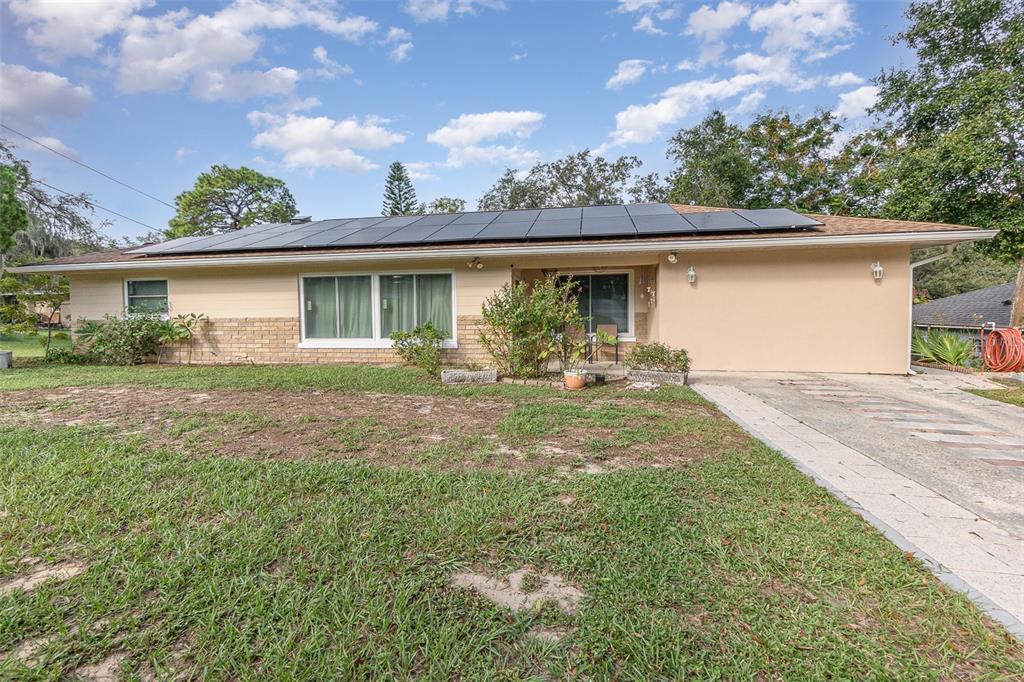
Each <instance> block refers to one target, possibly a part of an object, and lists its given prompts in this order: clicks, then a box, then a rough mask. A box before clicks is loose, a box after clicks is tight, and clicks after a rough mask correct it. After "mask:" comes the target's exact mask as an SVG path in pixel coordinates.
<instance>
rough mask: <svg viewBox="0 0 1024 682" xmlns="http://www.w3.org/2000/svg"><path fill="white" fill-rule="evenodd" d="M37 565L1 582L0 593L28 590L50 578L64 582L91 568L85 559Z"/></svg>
mask: <svg viewBox="0 0 1024 682" xmlns="http://www.w3.org/2000/svg"><path fill="white" fill-rule="evenodd" d="M35 565H36V568H34V569H33V570H32V571H31V572H29V573H26V574H25V575H21V576H18V577H16V578H12V579H11V580H8V581H7V582H4V583H0V594H9V593H11V592H14V591H15V590H24V591H26V592H28V591H31V590H34V589H35V588H36V587H38V586H39V585H41V584H43V583H45V582H47V581H50V580H55V581H58V582H63V581H64V580H67V579H69V578H74V577H75V576H76V575H78V574H79V573H82V572H83V571H85V569H87V568H89V564H87V563H86V562H84V561H65V562H64V563H61V564H53V565H38V564H35Z"/></svg>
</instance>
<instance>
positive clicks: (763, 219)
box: [735, 208, 821, 228]
mask: <svg viewBox="0 0 1024 682" xmlns="http://www.w3.org/2000/svg"><path fill="white" fill-rule="evenodd" d="M735 213H736V215H738V216H740V217H741V218H745V219H747V220H749V221H750V222H752V223H754V224H755V225H757V226H758V227H763V228H785V227H813V226H814V225H820V224H821V223H820V222H818V221H817V220H815V219H814V218H808V217H807V216H805V215H800V214H799V213H794V212H793V211H790V210H789V209H788V208H759V209H755V210H737V211H735Z"/></svg>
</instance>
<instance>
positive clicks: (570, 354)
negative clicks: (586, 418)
mask: <svg viewBox="0 0 1024 682" xmlns="http://www.w3.org/2000/svg"><path fill="white" fill-rule="evenodd" d="M616 343H618V340H617V339H615V338H614V337H613V336H612V335H611V334H608V333H607V332H604V331H600V330H599V331H598V332H597V333H596V334H595V335H594V342H593V344H592V347H591V349H590V352H589V353H587V342H586V340H585V339H583V338H580V337H579V336H575V335H573V334H571V333H567V332H563V333H562V334H560V335H559V336H558V339H557V342H556V353H557V354H558V360H559V362H560V363H561V365H562V380H563V382H564V383H565V388H566V389H567V390H570V391H578V390H580V389H582V388H585V387H586V385H587V374H588V372H587V370H586V369H584V368H583V365H585V364H586V363H588V362H590V361H591V360H593V359H594V358H595V357H597V355H598V353H599V352H600V351H601V349H602V348H603V347H605V346H614V345H615V344H616Z"/></svg>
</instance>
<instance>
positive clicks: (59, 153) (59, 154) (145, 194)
mask: <svg viewBox="0 0 1024 682" xmlns="http://www.w3.org/2000/svg"><path fill="white" fill-rule="evenodd" d="M0 126H2V127H4V128H6V129H7V130H10V131H11V132H12V133H15V134H17V135H21V136H22V137H24V138H25V139H26V140H28V141H30V142H34V143H36V144H37V145H39V146H40V147H42V148H43V149H49V150H50V151H51V152H53V153H54V154H57V155H58V156H63V157H64V158H65V159H67V160H68V161H71V162H72V163H77V164H78V165H79V166H82V167H83V168H88V169H89V170H91V171H92V172H93V173H97V174H99V175H102V176H103V177H105V178H106V179H107V180H111V181H113V182H116V183H117V184H119V185H121V186H122V187H127V188H128V189H130V190H132V191H133V192H138V193H139V194H141V195H142V196H144V197H147V198H149V199H152V200H153V201H158V202H160V203H161V204H163V205H164V206H166V207H167V208H174V206H172V205H171V204H168V203H167V202H166V201H164V200H163V199H158V198H157V197H155V196H153V195H152V194H149V193H147V192H143V191H142V190H141V189H139V188H138V187H132V186H131V185H129V184H128V183H127V182H121V181H120V180H118V179H117V178H115V177H112V176H110V175H107V174H106V173H104V172H103V171H101V170H97V169H96V168H93V167H92V166H90V165H89V164H87V163H83V162H81V161H79V160H78V159H76V158H74V157H71V156H68V155H67V154H65V153H64V152H62V151H60V150H58V149H54V148H53V147H50V146H49V145H46V144H43V143H42V142H40V141H39V140H37V139H35V138H34V137H29V136H28V135H26V134H25V133H23V132H21V131H19V130H15V129H14V128H12V127H11V126H9V125H7V124H6V123H0ZM122 217H123V216H122ZM129 220H131V218H129Z"/></svg>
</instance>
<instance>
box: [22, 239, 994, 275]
mask: <svg viewBox="0 0 1024 682" xmlns="http://www.w3.org/2000/svg"><path fill="white" fill-rule="evenodd" d="M997 232H998V231H997V230H949V231H944V232H894V233H886V234H868V235H863V234H848V235H831V236H808V237H768V238H749V239H708V240H705V241H694V240H685V239H674V240H665V241H657V242H653V241H652V242H634V243H629V242H616V243H603V242H584V243H580V244H547V245H546V244H531V245H527V246H522V245H517V246H468V247H467V246H462V247H456V248H443V249H406V250H390V249H378V250H373V251H365V250H364V251H339V252H337V253H315V254H311V253H301V252H298V253H275V254H271V255H261V256H246V255H224V254H222V255H219V256H209V257H201V258H196V257H191V258H167V257H149V258H135V259H132V260H124V261H110V262H105V263H102V262H101V263H66V264H53V265H48V264H45V263H43V264H40V265H23V266H21V267H17V268H9V270H11V271H13V272H21V273H36V272H94V271H107V270H148V269H160V268H188V267H210V266H241V265H288V264H303V263H342V262H369V261H396V260H432V259H453V258H467V257H468V258H473V257H477V258H499V257H506V256H545V255H581V254H582V255H588V254H609V253H659V252H665V251H681V252H693V251H737V250H743V249H777V248H794V247H807V246H878V245H893V244H950V243H951V242H952V243H959V242H969V241H978V240H983V239H991V238H992V237H994V236H995V235H996V233H997ZM925 262H926V261H922V262H921V263H918V264H915V265H923V264H924V263H925ZM927 262H931V259H929V260H928V261H927Z"/></svg>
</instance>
